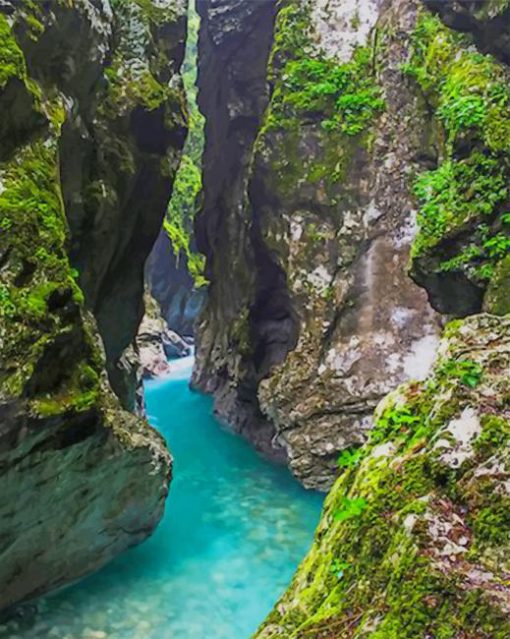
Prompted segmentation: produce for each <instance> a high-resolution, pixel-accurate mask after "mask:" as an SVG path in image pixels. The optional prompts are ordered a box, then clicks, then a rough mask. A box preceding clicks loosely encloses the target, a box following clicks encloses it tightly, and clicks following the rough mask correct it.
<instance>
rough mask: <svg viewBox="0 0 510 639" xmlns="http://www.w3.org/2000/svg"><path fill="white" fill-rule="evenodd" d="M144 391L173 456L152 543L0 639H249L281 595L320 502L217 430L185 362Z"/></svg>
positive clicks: (0, 631) (0, 629) (44, 605)
mask: <svg viewBox="0 0 510 639" xmlns="http://www.w3.org/2000/svg"><path fill="white" fill-rule="evenodd" d="M172 366H173V373H172V375H171V376H170V377H167V378H165V379H160V380H156V381H150V382H148V383H147V384H146V401H147V409H148V414H149V419H150V421H151V423H152V424H153V425H154V426H155V427H156V428H158V429H159V430H160V431H161V432H162V433H163V435H164V436H165V438H166V439H167V440H168V443H169V445H170V447H171V449H172V453H173V455H174V458H175V461H174V479H173V482H172V486H171V490H170V495H169V500H168V502H167V509H166V515H165V517H164V520H163V522H162V523H161V525H160V526H159V528H158V529H157V531H156V532H155V534H154V535H153V536H152V537H151V538H150V539H149V540H148V541H147V542H145V543H144V544H142V545H140V546H138V547H136V548H134V549H132V550H130V551H128V552H126V553H125V554H124V555H122V556H120V557H119V558H118V559H116V560H115V561H113V562H112V563H111V564H109V565H108V566H107V567H106V568H105V569H103V570H102V571H101V572H99V573H98V574H96V575H94V576H92V577H89V578H87V579H85V580H84V581H82V582H81V583H80V584H78V585H76V586H73V587H71V588H68V589H67V590H65V591H62V592H60V593H59V594H57V595H54V596H52V597H46V598H45V599H44V600H43V601H42V602H40V604H39V611H38V612H37V613H36V614H35V615H34V614H28V615H27V617H26V618H25V617H22V618H20V619H18V620H16V621H14V622H11V623H9V624H8V625H7V626H0V639H4V638H5V639H7V637H8V639H249V638H250V636H251V635H252V633H253V632H254V631H255V630H256V629H257V626H258V625H259V624H260V622H261V621H262V620H263V619H264V617H265V616H266V614H267V613H268V612H269V611H270V609H271V607H272V606H273V604H274V603H275V602H276V600H277V599H278V597H279V595H280V594H281V593H282V592H283V590H284V589H285V586H286V585H287V584H288V582H289V580H290V579H291V577H292V574H293V572H294V570H295V569H296V567H297V565H298V563H299V562H300V560H301V559H302V558H303V557H304V555H305V553H306V551H307V549H308V547H309V546H310V543H311V541H312V538H313V531H314V528H315V526H316V525H317V522H318V519H319V514H320V509H321V505H322V496H321V495H319V494H316V493H312V492H308V491H306V490H304V489H303V488H302V487H301V486H300V485H299V484H298V483H297V482H296V481H295V480H294V479H293V478H292V476H291V475H290V473H289V472H288V471H287V470H286V469H285V468H282V467H279V466H275V465H273V464H271V463H270V462H267V461H265V460H264V459H262V458H261V457H260V456H259V455H257V453H255V452H254V450H253V449H252V448H251V447H250V445H249V444H248V443H247V442H245V441H244V440H243V439H241V438H240V437H238V436H235V435H233V434H231V433H229V432H227V431H226V430H224V429H223V428H221V427H220V426H219V424H218V423H217V422H216V420H215V419H214V417H213V416H212V401H211V399H210V398H209V397H206V396H203V395H200V394H198V393H194V392H192V391H190V390H189V387H188V381H189V375H190V372H191V366H192V358H186V359H184V360H179V361H176V362H172Z"/></svg>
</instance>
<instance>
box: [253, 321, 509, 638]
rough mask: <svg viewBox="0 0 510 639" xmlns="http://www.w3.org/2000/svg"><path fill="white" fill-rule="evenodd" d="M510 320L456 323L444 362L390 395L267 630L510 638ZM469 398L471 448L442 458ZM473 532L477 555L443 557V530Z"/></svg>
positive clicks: (447, 536)
mask: <svg viewBox="0 0 510 639" xmlns="http://www.w3.org/2000/svg"><path fill="white" fill-rule="evenodd" d="M500 322H504V324H503V325H502V324H501V323H500ZM509 331H510V323H509V322H508V320H507V319H503V320H500V319H499V318H494V317H489V316H481V317H480V318H478V319H477V320H468V321H467V322H462V321H457V322H452V323H451V324H450V325H449V326H448V329H447V336H448V339H449V344H448V345H446V344H444V346H443V349H442V351H441V352H442V353H444V357H445V358H446V359H443V360H439V362H438V363H437V364H436V365H435V368H434V371H433V373H432V375H431V376H430V377H429V379H428V380H426V381H424V382H421V383H411V384H406V385H404V386H402V387H400V388H399V389H397V391H395V392H394V393H392V394H391V395H390V396H389V397H388V398H386V399H385V400H383V403H382V404H381V406H380V408H379V409H378V411H377V412H376V426H375V431H374V434H375V435H376V436H375V437H373V438H370V439H369V441H368V442H367V444H366V445H365V446H364V448H363V458H362V459H361V460H360V463H359V464H357V465H356V466H355V467H353V468H348V469H346V470H345V472H343V473H342V474H341V476H340V478H339V479H338V481H337V483H336V485H335V486H334V488H333V489H332V491H331V493H330V495H329V496H328V497H327V499H326V502H325V511H324V515H323V518H322V521H321V523H320V525H319V528H318V531H317V534H316V538H315V542H314V546H313V548H312V550H311V552H310V554H309V555H308V556H307V557H306V558H305V560H304V561H303V562H302V564H301V566H300V568H299V569H298V572H297V574H296V576H295V578H294V580H293V582H292V584H291V586H290V588H289V591H288V592H287V593H286V594H285V595H284V597H283V598H282V600H281V601H280V602H279V603H278V604H277V606H276V607H275V609H274V610H273V612H272V614H271V615H270V617H269V619H268V620H267V622H266V623H265V624H264V627H263V629H262V630H261V631H260V633H259V634H258V635H256V636H257V637H262V636H264V637H265V636H267V637H273V636H274V637H276V636H279V635H280V634H281V636H282V637H286V638H288V639H298V638H301V637H303V638H304V637H319V636H324V637H349V638H352V639H361V638H362V637H363V638H364V637H374V638H377V639H417V638H422V637H428V636H430V637H437V638H441V639H447V638H448V639H457V638H458V637H461V636H464V635H465V630H466V628H469V637H471V636H472V637H487V638H488V637H491V639H507V637H509V636H510V620H509V618H508V615H507V614H506V612H505V609H504V606H502V605H501V603H500V602H501V600H500V599H499V598H495V597H494V593H495V592H498V591H499V592H506V590H505V589H506V575H507V572H508V556H509V555H508V549H509V547H510V520H509V513H510V504H509V499H508V496H507V495H505V493H504V490H501V481H502V479H503V480H504V477H505V467H506V466H507V463H508V448H507V446H508V442H509V436H510V421H509V420H508V398H509V397H510V395H509V390H510V386H509V383H508V379H507V376H506V375H505V371H506V370H507V368H508V363H509V350H508V339H507V338H508V335H509ZM482 335H483V337H482ZM471 352H472V353H475V354H476V356H477V358H478V357H480V361H481V362H483V369H484V374H483V376H480V367H479V366H477V365H476V364H475V362H474V360H471V359H469V357H468V355H467V354H468V353H471ZM459 362H464V364H460V365H459V364H458V363H459ZM445 371H446V373H447V374H446V373H445ZM472 376H475V377H476V378H477V379H478V378H479V381H477V384H476V387H475V385H474V382H473V381H472V380H471V377H472ZM467 407H469V408H471V409H473V410H476V413H477V415H478V416H479V417H480V422H481V424H482V431H481V433H480V434H479V435H478V438H476V436H474V437H473V441H472V444H473V451H472V452H471V454H470V456H469V458H468V459H465V460H464V461H463V462H462V463H461V464H460V465H459V466H454V465H452V464H451V463H450V461H449V460H446V459H441V450H442V448H441V446H442V445H445V446H446V447H448V446H449V445H451V446H452V447H455V446H458V445H459V442H458V441H457V440H456V438H455V436H454V435H453V433H452V431H451V429H450V425H451V422H452V420H453V419H458V418H459V417H460V416H461V415H462V414H463V412H464V410H465V409H466V408H467ZM438 442H441V445H440V446H438ZM445 442H446V443H445ZM489 460H490V461H489ZM501 473H502V474H501ZM359 499H362V500H364V502H361V504H360V506H359V507H358V508H357V507H356V505H355V504H356V502H357V500H359ZM360 511H361V512H360ZM338 512H340V513H341V514H340V517H339V518H338V517H337V516H336V514H337V513H338ZM463 535H465V538H466V539H467V540H468V541H467V542H466V543H465V544H463V542H460V544H463V545H464V547H465V549H466V550H467V551H468V552H465V553H460V552H459V553H455V551H454V550H452V551H451V555H450V553H448V555H449V556H447V555H446V553H445V550H446V547H447V544H448V546H450V544H449V543H448V542H447V540H450V541H451V542H453V543H452V544H451V547H452V548H455V544H456V543H459V540H460V539H461V537H462V536H463ZM452 555H455V556H452ZM477 571H481V572H482V573H485V574H487V573H489V574H491V578H490V583H489V582H487V581H484V582H481V581H480V582H478V584H473V582H470V581H469V577H468V575H469V576H470V575H472V574H480V573H479V572H477ZM472 585H473V586H474V587H471V586H472ZM466 586H467V587H466ZM499 592H498V595H499ZM273 629H275V630H273Z"/></svg>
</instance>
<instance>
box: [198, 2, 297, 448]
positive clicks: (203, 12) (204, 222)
mask: <svg viewBox="0 0 510 639" xmlns="http://www.w3.org/2000/svg"><path fill="white" fill-rule="evenodd" d="M197 10H198V12H199V14H200V16H201V18H202V22H201V27H200V38H199V79H198V83H199V96H198V99H199V106H200V109H201V111H202V113H204V115H205V116H206V128H205V137H206V145H205V151H204V156H203V193H204V195H203V198H204V204H203V210H202V212H201V214H200V215H199V216H198V219H197V222H196V240H197V245H198V249H199V251H200V252H201V253H203V254H204V255H206V256H207V267H206V277H207V279H208V280H209V281H210V282H211V284H210V287H209V293H208V300H207V303H206V307H205V309H204V311H203V313H202V314H201V316H200V318H199V321H198V324H197V333H198V337H199V341H198V345H197V347H198V352H197V363H196V368H195V371H194V374H193V383H194V385H195V386H197V387H199V388H201V389H202V390H205V391H206V392H210V393H214V394H215V398H216V411H217V413H218V414H219V415H220V417H223V418H224V419H226V420H227V421H228V422H229V424H231V425H232V426H233V427H234V428H235V429H236V430H237V431H239V432H241V433H243V434H244V435H246V436H247V437H249V438H250V439H251V440H252V441H253V442H254V443H255V445H256V446H257V447H258V448H261V449H263V450H265V451H266V453H269V454H273V455H281V452H279V451H277V450H275V449H274V448H273V446H272V442H271V440H272V438H273V435H274V429H273V427H272V425H271V424H270V423H269V421H268V420H267V419H265V417H264V416H263V415H262V413H261V411H260V409H259V403H258V398H257V388H258V383H259V381H260V380H261V379H262V377H263V375H264V373H267V371H268V367H269V366H270V365H271V363H273V362H272V361H271V360H273V361H280V360H281V358H282V357H283V356H284V355H285V353H286V352H287V350H288V345H287V341H288V340H289V339H290V341H291V342H295V338H296V327H295V321H294V319H293V316H292V315H291V311H290V306H289V303H288V295H287V291H286V286H285V274H284V273H283V271H282V270H281V268H280V267H279V266H278V264H277V263H276V262H275V261H274V260H273V259H272V257H271V254H270V252H269V249H268V248H267V247H265V245H264V244H263V243H261V242H259V243H258V248H259V255H258V258H257V262H255V259H254V255H253V250H254V236H255V235H257V233H258V231H257V228H258V227H257V222H256V221H255V220H254V219H253V218H252V216H251V214H250V212H249V211H248V210H246V209H245V207H244V206H243V204H244V198H245V194H246V183H247V180H248V177H249V166H250V162H251V159H252V155H253V146H254V143H255V139H256V136H257V133H258V131H259V129H260V126H261V122H262V116H263V113H264V109H265V107H266V106H267V102H268V98H269V95H268V90H267V84H266V75H267V63H268V57H269V53H270V48H271V43H272V32H273V23H274V19H275V14H276V2H275V0H261V1H260V2H237V1H236V0H222V1H220V2H217V1H209V0H198V2H197ZM256 264H261V265H263V268H264V269H265V273H266V276H267V277H266V278H265V279H266V283H267V285H268V286H269V287H270V289H269V290H268V291H267V296H266V298H268V299H269V298H270V299H271V300H272V304H273V309H272V311H270V312H268V313H267V315H266V316H265V317H262V316H261V319H262V321H265V320H267V321H269V322H270V323H271V317H273V318H275V320H276V321H275V322H274V328H275V330H273V331H271V333H272V334H271V336H270V339H271V342H272V347H271V349H270V350H271V353H269V352H266V350H265V348H264V346H263V345H262V346H261V348H260V358H258V359H257V360H255V359H254V358H253V357H251V350H252V338H251V334H250V326H249V321H248V313H247V308H248V307H249V306H250V304H251V302H252V300H253V299H254V297H253V296H254V294H255V291H254V289H255V281H254V276H255V275H256V273H257V269H258V268H259V267H258V266H257V265H256ZM261 330H263V328H262V326H261ZM291 334H292V335H291Z"/></svg>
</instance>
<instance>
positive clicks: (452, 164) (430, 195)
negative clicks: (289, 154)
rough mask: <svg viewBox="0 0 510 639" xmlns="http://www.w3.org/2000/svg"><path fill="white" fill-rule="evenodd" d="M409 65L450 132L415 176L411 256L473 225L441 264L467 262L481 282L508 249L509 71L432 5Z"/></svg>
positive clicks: (457, 266) (463, 266) (443, 267)
mask: <svg viewBox="0 0 510 639" xmlns="http://www.w3.org/2000/svg"><path fill="white" fill-rule="evenodd" d="M404 71H405V72H406V73H407V74H408V75H409V76H410V77H412V78H413V79H414V80H415V81H416V82H417V83H418V85H419V87H420V89H421V91H422V93H423V95H424V96H425V98H426V100H427V101H428V103H429V105H430V107H431V108H432V110H433V111H434V114H435V117H436V119H437V122H438V124H439V126H440V128H441V134H440V137H439V139H441V137H442V138H443V139H444V148H443V149H441V154H440V164H439V166H438V168H437V169H436V170H433V171H427V172H425V173H422V174H421V175H419V176H418V177H417V178H416V182H415V186H414V192H415V195H416V197H417V199H418V202H419V212H418V224H419V233H418V235H417V237H416V239H415V242H414V245H413V251H412V256H413V258H418V257H420V256H422V255H430V254H434V251H436V250H437V251H442V250H443V249H442V248H441V247H443V246H444V247H446V246H447V244H445V242H447V241H451V240H452V239H453V238H455V237H457V236H458V235H459V234H463V237H466V236H467V235H468V234H467V232H466V231H467V229H470V230H471V238H470V241H469V243H468V245H467V246H466V245H465V242H464V243H463V242H459V243H458V249H457V253H456V254H454V255H451V254H450V255H449V256H448V258H447V259H446V260H443V261H442V262H440V264H439V270H440V271H443V272H447V271H454V270H463V271H464V272H466V273H467V275H468V276H469V277H472V278H473V279H475V280H476V281H480V282H482V283H483V281H484V280H488V279H490V278H491V277H492V276H493V274H494V269H495V266H496V265H497V263H498V262H499V261H500V260H501V259H502V258H503V257H504V256H505V255H507V254H508V251H509V249H510V232H509V230H508V229H507V228H501V225H503V227H505V222H504V219H506V217H505V214H507V212H506V205H507V202H508V197H509V191H508V183H509V181H510V82H509V77H508V71H507V70H506V69H505V68H504V67H503V65H501V64H500V63H498V62H497V61H496V60H495V59H494V58H493V57H492V56H490V55H483V54H481V53H479V52H477V51H476V50H475V48H474V47H473V46H472V44H471V41H470V40H469V38H468V37H467V36H463V35H459V34H457V33H455V32H453V31H450V30H449V29H447V28H446V27H445V26H444V25H443V24H442V23H441V21H440V20H439V18H437V17H435V16H433V15H431V14H429V13H428V12H426V11H422V12H421V14H420V17H419V19H418V22H417V26H416V29H415V32H414V34H413V38H412V51H411V56H410V58H409V61H408V63H407V64H405V65H404ZM449 246H450V247H451V246H452V244H451V243H450V245H449Z"/></svg>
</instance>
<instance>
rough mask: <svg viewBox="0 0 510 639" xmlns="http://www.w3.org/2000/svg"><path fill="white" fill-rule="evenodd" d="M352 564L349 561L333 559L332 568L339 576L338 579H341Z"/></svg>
mask: <svg viewBox="0 0 510 639" xmlns="http://www.w3.org/2000/svg"><path fill="white" fill-rule="evenodd" d="M350 565H351V564H350V563H348V562H347V561H342V560H341V559H333V562H332V564H331V569H330V570H331V572H332V573H333V574H334V575H335V576H336V577H338V579H341V578H342V577H343V576H344V573H345V571H346V570H347V568H349V566H350Z"/></svg>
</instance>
